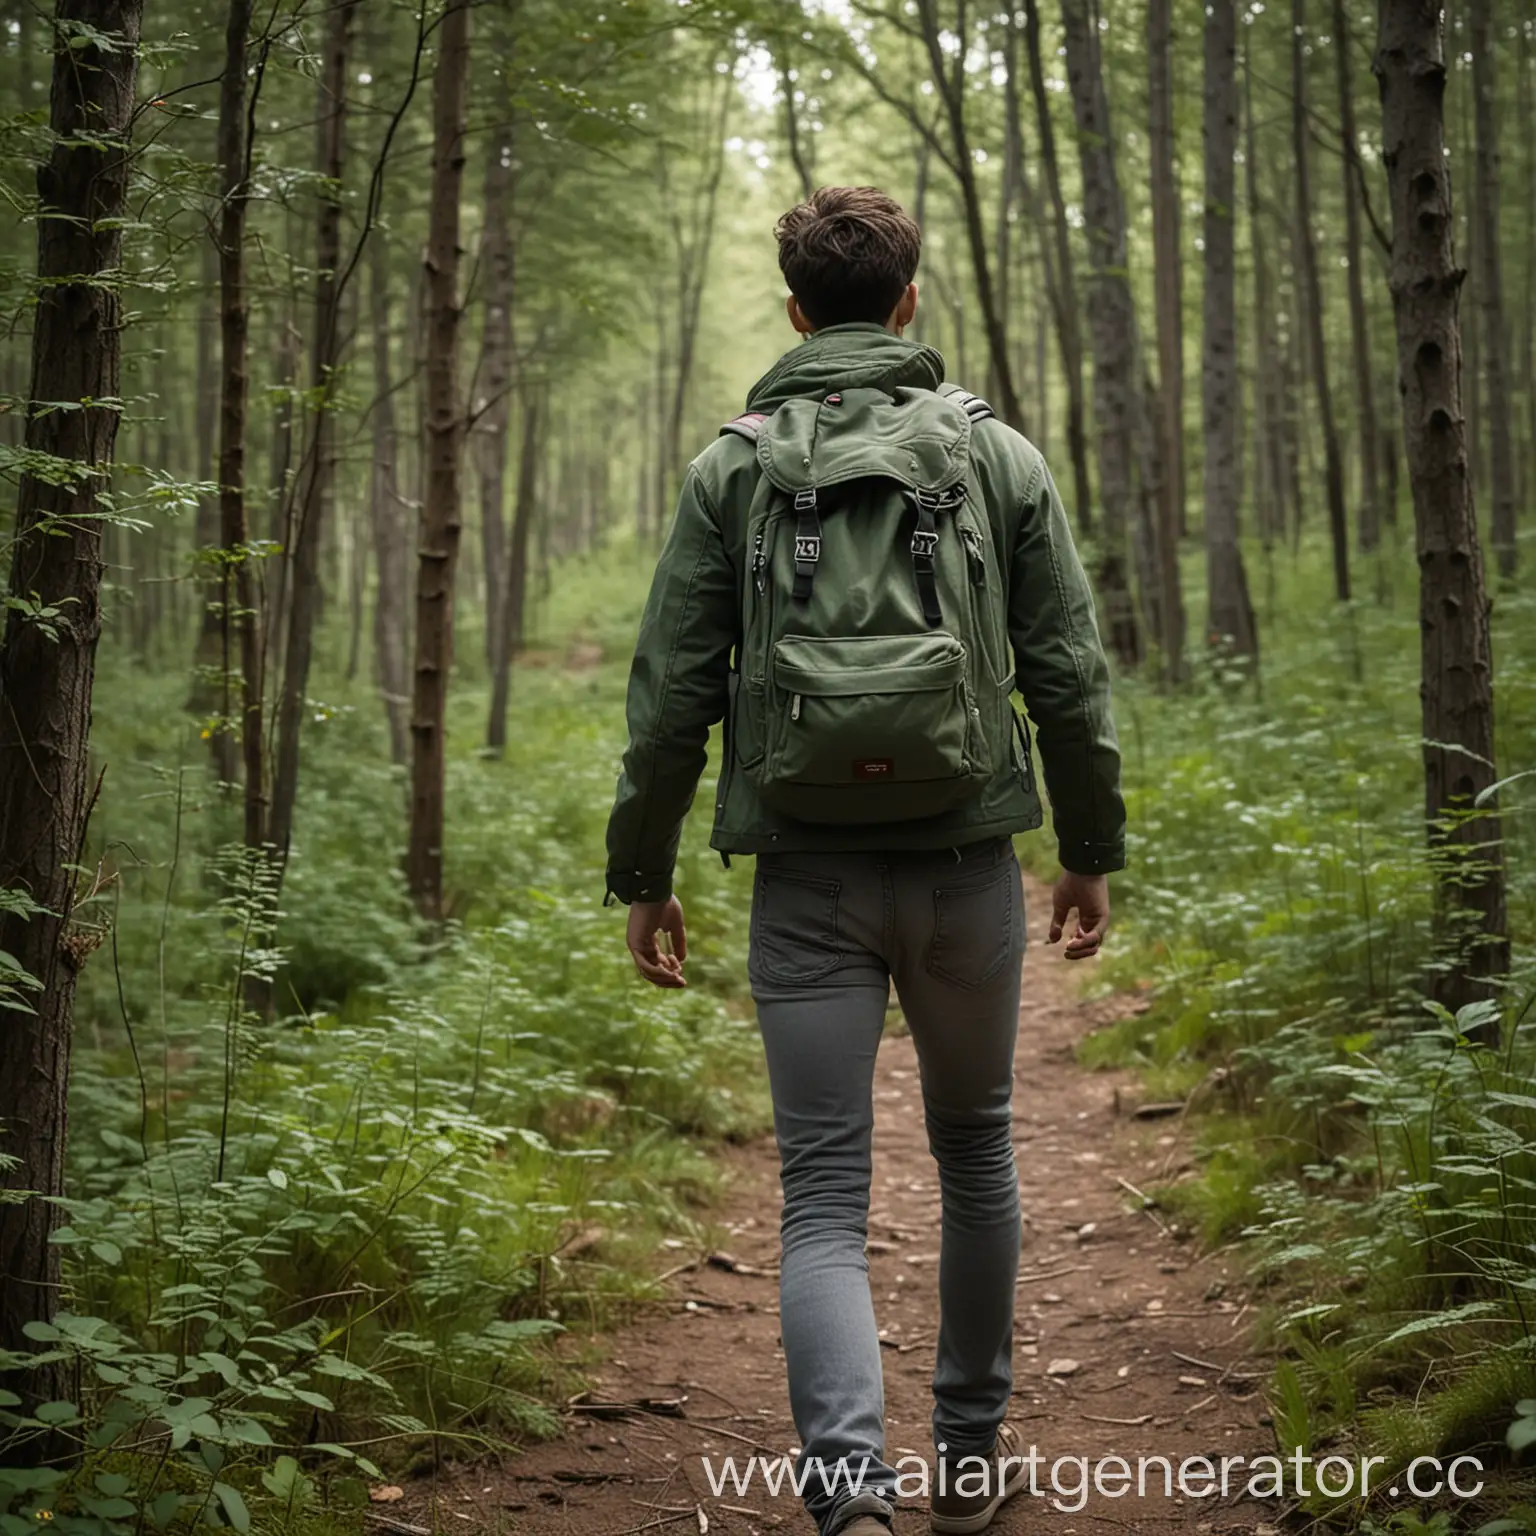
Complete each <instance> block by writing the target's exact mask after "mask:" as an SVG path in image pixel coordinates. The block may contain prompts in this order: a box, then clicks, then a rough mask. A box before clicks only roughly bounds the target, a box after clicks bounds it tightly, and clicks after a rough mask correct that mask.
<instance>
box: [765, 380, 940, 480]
mask: <svg viewBox="0 0 1536 1536" xmlns="http://www.w3.org/2000/svg"><path fill="white" fill-rule="evenodd" d="M970 449H971V418H970V417H969V416H968V415H967V414H966V412H965V410H964V409H963V408H962V407H961V406H959V405H957V404H955V403H954V402H953V401H952V400H949V399H947V398H945V397H944V396H942V395H938V394H935V393H934V392H933V391H932V390H930V389H908V388H906V387H905V386H898V387H897V388H896V389H895V390H893V391H889V392H887V391H886V390H883V389H843V390H835V391H833V393H831V394H829V395H825V396H823V397H822V398H821V399H814V400H812V399H800V400H786V401H785V402H784V404H782V405H781V406H780V407H779V408H778V409H777V410H776V411H775V412H774V413H773V415H772V416H771V417H770V418H769V419H768V420H767V421H766V422H764V423H763V425H762V427H761V428H760V430H759V433H758V439H757V458H758V462H759V463H760V464H761V465H762V467H763V473H764V474H765V475H766V476H767V477H768V479H769V480H770V481H772V483H773V484H774V485H776V486H778V488H779V489H780V490H781V491H784V492H786V493H787V494H788V495H789V496H791V497H793V496H794V495H795V493H796V492H797V491H804V490H824V489H826V488H828V487H830V486H834V485H841V484H843V483H844V482H845V481H848V480H862V479H868V478H871V477H879V478H882V479H886V480H894V481H895V482H896V483H897V484H898V485H901V486H903V487H905V488H906V489H908V490H912V491H928V492H941V491H946V490H948V489H950V488H951V487H952V486H955V485H957V484H963V483H964V481H965V475H966V468H967V466H968V464H969V461H970Z"/></svg>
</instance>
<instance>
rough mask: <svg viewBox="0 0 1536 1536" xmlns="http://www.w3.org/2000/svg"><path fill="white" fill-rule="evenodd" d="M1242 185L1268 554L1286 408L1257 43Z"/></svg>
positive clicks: (1248, 63)
mask: <svg viewBox="0 0 1536 1536" xmlns="http://www.w3.org/2000/svg"><path fill="white" fill-rule="evenodd" d="M1243 184H1244V190H1245V196H1246V201H1247V204H1248V246H1249V249H1250V250H1251V251H1252V253H1253V341H1254V374H1255V377H1254V390H1253V400H1254V414H1255V417H1256V418H1257V424H1256V430H1255V432H1254V433H1253V443H1254V471H1253V482H1254V485H1253V489H1254V505H1255V507H1256V509H1257V512H1258V524H1259V536H1260V538H1261V539H1262V540H1263V541H1264V547H1265V549H1266V550H1267V549H1268V548H1269V547H1270V546H1271V545H1273V544H1275V543H1277V542H1278V541H1280V540H1282V539H1284V537H1285V508H1286V502H1287V495H1286V489H1285V454H1284V449H1283V444H1282V441H1281V423H1282V421H1283V419H1284V415H1285V409H1284V404H1283V402H1282V401H1281V399H1280V394H1279V386H1280V360H1279V357H1278V355H1277V349H1276V347H1275V338H1274V324H1275V293H1274V288H1273V286H1272V284H1271V281H1270V272H1269V259H1268V251H1267V248H1266V244H1265V239H1264V228H1263V209H1262V206H1261V204H1260V201H1259V179H1258V134H1257V132H1256V131H1255V126H1254V115H1253V42H1252V37H1251V35H1250V36H1249V38H1248V40H1247V42H1246V43H1245V45H1244V48H1243Z"/></svg>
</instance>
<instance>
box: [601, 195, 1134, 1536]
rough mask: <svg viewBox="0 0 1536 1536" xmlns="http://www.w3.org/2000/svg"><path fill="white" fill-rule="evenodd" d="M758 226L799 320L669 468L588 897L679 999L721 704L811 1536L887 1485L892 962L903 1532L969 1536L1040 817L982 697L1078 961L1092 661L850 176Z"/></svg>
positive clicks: (1099, 894)
mask: <svg viewBox="0 0 1536 1536" xmlns="http://www.w3.org/2000/svg"><path fill="white" fill-rule="evenodd" d="M776 235H777V239H778V245H779V265H780V268H781V269H782V271H783V273H784V277H785V281H786V282H787V284H788V286H789V290H790V296H789V299H788V302H787V309H788V313H789V319H790V323H791V324H792V325H793V326H794V328H795V330H796V331H798V332H799V333H800V334H801V336H802V337H803V338H804V340H803V342H802V344H801V345H800V346H798V347H796V348H795V349H794V350H792V351H791V352H789V353H787V354H786V355H785V356H784V357H783V358H781V359H780V360H779V362H778V363H777V364H775V365H774V367H773V368H772V369H770V370H769V372H768V373H767V374H766V375H765V376H764V377H763V378H762V379H761V380H759V381H758V383H757V384H756V385H754V386H753V389H752V391H751V393H750V394H749V396H748V398H747V414H746V415H744V416H742V417H739V418H737V420H736V421H734V422H732V423H728V424H727V428H726V429H725V430H724V431H723V432H722V435H721V436H720V438H719V439H718V440H717V441H716V442H715V443H713V444H712V445H711V446H710V447H709V448H707V449H706V450H705V451H704V452H703V453H702V454H700V456H699V457H698V458H697V459H695V460H694V462H693V463H692V464H691V465H690V466H689V468H688V472H687V476H686V478H685V481H684V484H683V489H682V494H681V498H680V501H679V505H678V511H677V519H676V522H675V523H674V524H673V527H672V531H671V535H670V537H669V539H668V541H667V545H666V548H665V550H664V551H663V553H662V556H661V561H660V564H659V565H658V567H657V571H656V576H655V582H654V585H653V587H652V589H651V594H650V600H649V603H648V605H647V607H646V610H645V616H644V619H643V620H642V622H641V628H640V637H639V642H638V645H637V648H636V653H635V659H634V666H633V670H632V673H631V676H630V686H629V702H628V719H629V730H630V744H629V749H628V751H627V752H626V753H625V756H624V764H623V772H622V775H621V777H620V780H619V787H618V797H617V802H616V804H615V806H614V809H613V816H612V819H611V821H610V823H609V827H608V887H609V890H610V892H611V893H612V894H613V895H614V896H617V897H618V899H619V900H621V901H624V902H627V903H629V904H630V911H629V924H628V945H629V949H630V953H631V954H632V955H633V957H634V961H635V964H636V966H637V967H638V968H639V970H640V973H641V974H642V975H643V976H644V977H645V978H646V979H647V980H649V981H651V982H653V983H654V984H655V985H657V986H660V987H681V986H683V985H684V984H685V983H684V963H685V961H686V959H687V940H686V936H685V933H684V928H683V913H682V908H681V906H680V905H679V904H678V901H677V898H676V897H675V896H674V895H673V894H672V869H673V863H674V860H675V858H676V853H677V845H678V839H679V835H680V831H681V825H682V821H683V818H684V815H685V814H686V812H687V810H688V807H689V805H690V803H691V801H692V798H693V793H694V789H695V787H696V786H697V783H698V779H699V776H700V774H701V772H702V771H703V768H704V765H705V757H706V743H707V739H708V733H709V728H710V726H711V725H713V724H714V723H715V722H716V721H719V720H722V719H724V720H725V721H726V745H725V760H724V762H723V764H722V767H721V772H720V787H719V791H718V795H717V801H716V806H715V821H714V833H713V836H712V839H711V842H712V845H713V846H714V847H715V848H717V849H719V850H720V851H721V853H722V854H724V855H730V854H732V853H755V854H757V855H758V861H757V875H756V884H755V888H754V892H753V908H752V929H751V947H750V959H749V973H750V976H751V981H752V991H753V996H754V998H755V1000H756V1002H757V1008H758V1018H759V1023H760V1028H761V1032H762V1037H763V1044H764V1047H765V1050H766V1054H767V1062H768V1074H769V1081H770V1084H771V1087H772V1093H773V1106H774V1127H775V1131H776V1134H777V1138H778V1143H779V1152H780V1161H781V1174H782V1183H783V1191H784V1214H783V1226H782V1242H783V1263H782V1272H781V1282H780V1301H781V1308H780V1318H781V1325H782V1333H783V1343H784V1354H785V1360H786V1364H787V1367H788V1372H789V1386H790V1398H791V1403H792V1407H793V1410H794V1417H795V1424H796V1427H797V1429H798V1431H799V1433H800V1437H801V1441H802V1446H803V1449H802V1452H801V1457H802V1470H805V1469H806V1463H807V1462H809V1463H810V1466H809V1475H808V1476H807V1478H806V1482H805V1499H806V1504H807V1508H808V1509H809V1511H810V1513H811V1514H812V1516H813V1517H814V1518H815V1519H816V1522H817V1524H818V1527H819V1529H820V1531H821V1533H822V1536H834V1533H837V1532H842V1533H843V1536H885V1533H886V1532H887V1530H888V1527H889V1522H890V1518H891V1502H892V1500H893V1498H894V1496H895V1492H896V1482H897V1474H896V1472H895V1471H894V1470H893V1469H892V1468H891V1467H889V1466H888V1465H886V1464H885V1462H884V1461H883V1459H882V1458H883V1454H884V1424H883V1419H884V1405H883V1396H882V1383H881V1366H880V1346H879V1339H878V1335H877V1332H876V1326H875V1319H874V1311H873V1307H872V1305H871V1299H870V1293H869V1279H868V1265H867V1262H866V1259H865V1253H864V1244H865V1237H866V1221H867V1215H868V1208H869V1186H870V1133H871V1127H872V1122H873V1113H872V1106H871V1085H872V1080H873V1073H874V1062H875V1052H876V1048H877V1046H878V1044H879V1040H880V1034H881V1029H882V1025H883V1021H884V1017H885V1010H886V1003H887V998H888V995H889V990H890V987H891V984H892V983H893V982H894V984H895V988H896V992H897V996H898V998H899V1000H900V1003H901V1007H902V1010H903V1012H904V1014H905V1017H906V1019H907V1022H908V1024H909V1026H910V1028H911V1032H912V1038H913V1041H914V1044H915V1045H916V1048H917V1055H918V1061H919V1065H920V1067H921V1074H922V1084H923V1101H924V1111H925V1116H926V1121H927V1129H928V1137H929V1145H930V1147H931V1149H932V1151H933V1154H934V1156H935V1158H936V1159H937V1162H938V1168H939V1183H940V1189H941V1191H942V1197H943V1218H942V1243H941V1250H942V1251H941V1256H940V1265H939V1306H940V1330H939V1337H938V1346H937V1364H936V1367H935V1371H934V1377H933V1393H934V1413H933V1429H934V1444H935V1447H936V1450H937V1452H938V1463H937V1476H936V1477H935V1480H934V1483H933V1491H932V1498H931V1513H930V1519H931V1522H932V1527H933V1529H934V1530H935V1531H937V1532H944V1533H954V1536H964V1533H968V1532H973V1531H980V1530H983V1529H985V1528H986V1527H987V1526H988V1525H989V1524H990V1523H991V1521H992V1518H993V1516H994V1515H995V1513H996V1511H997V1509H998V1508H999V1506H1000V1505H1001V1503H1002V1501H1003V1500H1004V1499H1006V1498H1007V1497H1009V1496H1010V1495H1011V1494H1013V1493H1015V1492H1016V1491H1017V1490H1018V1488H1019V1487H1020V1486H1021V1484H1022V1481H1023V1472H1024V1467H1023V1465H1022V1463H1018V1464H1014V1465H1009V1464H1008V1463H1007V1460H1006V1459H1007V1458H1008V1457H1010V1456H1012V1455H1014V1454H1016V1452H1017V1449H1018V1441H1017V1437H1016V1436H1015V1434H1014V1432H1013V1430H1012V1429H1011V1427H1009V1426H1008V1425H1006V1424H1005V1423H1004V1414H1005V1412H1006V1409H1007V1406H1008V1400H1009V1395H1010V1392H1011V1388H1012V1368H1011V1360H1010V1352H1011V1343H1012V1328H1013V1292H1014V1281H1015V1277H1016V1272H1017V1267H1018V1254H1019V1235H1020V1234H1019V1198H1018V1181H1017V1175H1016V1171H1015V1167H1014V1160H1013V1145H1012V1137H1011V1127H1010V1115H1011V1097H1012V1089H1013V1044H1014V1036H1015V1031H1016V1026H1017V1018H1018V1008H1019V989H1020V981H1019V969H1020V962H1021V959H1022V954H1023V945H1024V915H1023V897H1022V890H1021V885H1020V878H1019V869H1018V864H1017V862H1016V860H1015V857H1014V853H1013V845H1012V841H1011V837H1012V834H1013V833H1015V832H1020V831H1025V830H1028V829H1030V828H1034V827H1038V826H1039V825H1040V823H1041V808H1040V801H1039V796H1038V793H1037V791H1036V787H1035V780H1034V770H1033V766H1032V763H1031V757H1030V751H1029V737H1028V733H1027V730H1026V729H1025V727H1024V724H1023V722H1022V720H1020V719H1019V718H1018V717H1017V715H1016V714H1015V711H1014V709H1013V706H1012V703H1011V701H1010V698H1009V695H1010V694H1011V692H1012V690H1013V687H1014V685H1015V683H1016V684H1017V688H1018V691H1019V692H1020V693H1021V694H1022V695H1023V698H1024V701H1025V705H1026V707H1027V709H1028V711H1029V715H1030V718H1031V720H1032V721H1033V723H1034V726H1035V730H1036V733H1037V740H1038V748H1039V753H1040V756H1041V759H1042V761H1043V765H1044V771H1045V781H1046V786H1047V789H1048V790H1049V793H1050V799H1051V805H1052V810H1053V819H1054V825H1055V830H1056V835H1057V839H1058V843H1059V855H1060V860H1061V864H1062V868H1063V871H1064V873H1063V874H1062V875H1061V877H1060V879H1059V880H1058V881H1057V883H1056V887H1055V893H1054V904H1053V905H1054V910H1053V915H1052V919H1051V929H1050V940H1051V942H1052V943H1056V942H1057V941H1058V940H1059V939H1060V938H1061V936H1062V935H1063V933H1064V932H1066V931H1067V928H1068V920H1069V916H1070V914H1071V913H1073V912H1074V911H1075V912H1076V914H1077V921H1076V923H1075V925H1073V926H1072V930H1071V932H1070V935H1069V937H1068V938H1067V943H1066V948H1065V953H1066V956H1067V958H1069V959H1072V960H1081V959H1084V958H1087V957H1088V956H1091V955H1093V954H1095V953H1096V952H1097V951H1098V949H1099V945H1100V943H1101V941H1102V939H1103V936H1104V930H1105V925H1106V923H1107V921H1108V917H1109V896H1108V888H1107V880H1106V878H1105V877H1106V875H1107V874H1108V873H1109V872H1110V871H1112V870H1116V869H1120V868H1122V867H1123V864H1124V821H1125V816H1124V808H1123V805H1122V803H1121V798H1120V789H1119V773H1120V759H1119V751H1118V748H1117V746H1116V741H1115V733H1114V728H1113V725H1112V724H1111V721H1110V715H1109V682H1108V672H1107V667H1106V665H1105V660H1104V654H1103V651H1102V648H1101V646H1100V643H1099V638H1098V633H1097V629H1096V625H1095V620H1094V609H1093V601H1092V596H1091V594H1090V592H1089V588H1088V584H1087V581H1086V579H1085V577H1084V574H1083V570H1082V567H1081V565H1080V563H1079V561H1078V558H1077V555H1076V552H1075V551H1074V549H1073V546H1072V539H1071V535H1070V533H1069V531H1068V527H1067V520H1066V516H1065V513H1064V512H1063V510H1062V505H1061V501H1060V498H1059V496H1058V495H1057V492H1056V487H1055V485H1054V484H1053V482H1052V480H1051V477H1050V475H1049V473H1048V472H1047V470H1046V467H1045V464H1044V461H1043V460H1042V458H1041V456H1040V454H1039V453H1038V452H1036V450H1035V449H1034V448H1033V447H1032V446H1031V445H1030V444H1029V443H1028V442H1026V441H1025V440H1024V438H1022V437H1021V436H1020V435H1019V434H1018V433H1017V432H1014V431H1013V430H1012V429H1011V428H1009V427H1007V426H1005V425H1004V424H1003V423H1002V422H1000V421H998V420H996V419H995V418H993V417H992V414H991V411H990V409H989V408H988V407H987V405H986V404H985V402H983V401H980V400H978V399H977V398H976V397H974V396H970V395H966V394H965V393H964V392H963V391H957V390H955V389H954V388H953V386H948V385H944V384H943V376H944V375H943V359H942V358H941V357H940V356H939V354H938V353H937V352H935V351H934V350H933V349H932V348H931V347H925V346H919V345H917V344H916V343H914V342H910V341H907V340H905V339H903V335H902V333H903V331H904V330H905V328H906V327H907V326H908V325H910V324H911V323H912V319H913V316H914V315H915V314H916V311H917V286H916V284H915V283H914V282H913V276H914V274H915V272H916V270H917V263H918V255H919V250H920V245H921V237H920V234H919V231H918V229H917V226H916V225H915V224H914V223H913V222H912V221H911V220H910V219H909V218H908V217H907V216H906V215H905V214H904V213H903V212H902V210H901V209H900V208H899V207H898V206H897V205H896V204H895V203H894V202H892V201H891V199H890V198H888V197H886V196H884V195H883V194H882V193H880V192H878V191H876V190H875V189H874V188H871V187H853V188H850V187H824V188H822V189H821V190H820V191H818V192H817V193H815V195H814V196H812V197H811V198H810V200H809V201H808V202H805V203H802V204H801V205H800V206H798V207H796V208H794V209H792V210H791V211H790V212H789V213H787V214H786V215H785V216H784V217H783V219H781V220H780V222H779V225H778V228H777V230H776ZM659 935H664V936H665V937H666V939H667V940H669V941H670V944H669V947H667V948H663V947H662V946H661V945H660V944H659V943H658V936H659ZM840 1459H841V1466H842V1467H843V1468H844V1469H846V1473H845V1475H842V1476H839V1475H838V1472H839V1462H840ZM861 1471H862V1475H860V1474H861Z"/></svg>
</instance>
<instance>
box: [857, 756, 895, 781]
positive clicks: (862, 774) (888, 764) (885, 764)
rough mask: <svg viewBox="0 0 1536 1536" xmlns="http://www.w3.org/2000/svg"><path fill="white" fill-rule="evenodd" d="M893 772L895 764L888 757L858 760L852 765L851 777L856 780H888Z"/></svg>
mask: <svg viewBox="0 0 1536 1536" xmlns="http://www.w3.org/2000/svg"><path fill="white" fill-rule="evenodd" d="M895 771H896V764H895V762H894V760H893V759H891V758H889V757H866V758H860V759H856V760H855V761H854V765H853V776H854V778H856V779H888V778H890V776H891V775H892V774H893V773H894V772H895Z"/></svg>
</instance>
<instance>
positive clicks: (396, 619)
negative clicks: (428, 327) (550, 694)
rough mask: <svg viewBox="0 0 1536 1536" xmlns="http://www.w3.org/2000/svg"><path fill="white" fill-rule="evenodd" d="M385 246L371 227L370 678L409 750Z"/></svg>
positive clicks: (406, 588) (400, 502)
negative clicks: (373, 567) (373, 565)
mask: <svg viewBox="0 0 1536 1536" xmlns="http://www.w3.org/2000/svg"><path fill="white" fill-rule="evenodd" d="M390 292H391V283H390V276H389V244H388V242H387V241H386V240H385V239H384V237H383V235H382V233H380V232H378V231H375V232H374V234H373V235H372V236H370V238H369V242H368V313H369V322H370V326H371V329H372V331H373V407H372V410H371V412H370V415H371V419H372V422H373V468H372V478H371V484H370V487H369V494H368V510H369V513H370V518H371V522H372V528H373V548H374V556H375V559H376V560H377V562H378V576H379V585H378V591H377V593H376V594H375V596H374V607H373V660H374V678H375V680H376V681H377V683H378V688H379V697H380V699H381V700H382V702H383V704H384V718H385V721H386V722H387V724H388V726H389V755H390V758H391V759H392V760H393V761H394V762H397V763H404V762H405V761H406V760H407V759H408V758H409V756H410V732H409V725H410V717H409V710H410V703H411V696H410V673H409V663H408V657H409V654H410V630H411V612H410V590H411V568H410V536H411V524H412V521H413V519H412V508H411V506H410V504H409V502H408V501H407V500H406V498H405V496H404V495H403V493H402V492H401V490H400V430H399V427H398V425H397V416H396V411H395V379H394V368H393V366H392V364H391V354H392V350H393V334H392V327H391V325H390V304H389V298H390Z"/></svg>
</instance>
